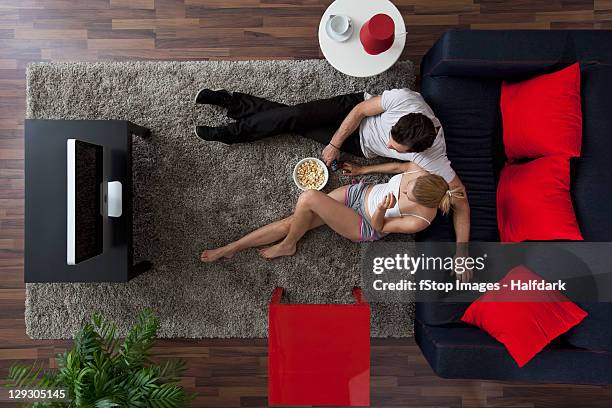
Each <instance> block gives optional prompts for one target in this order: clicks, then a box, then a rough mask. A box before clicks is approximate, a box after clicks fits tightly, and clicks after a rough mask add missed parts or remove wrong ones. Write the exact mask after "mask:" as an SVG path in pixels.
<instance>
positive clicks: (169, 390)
mask: <svg viewBox="0 0 612 408" xmlns="http://www.w3.org/2000/svg"><path fill="white" fill-rule="evenodd" d="M186 400H187V398H186V394H185V390H183V388H181V387H179V386H178V385H170V384H164V385H162V386H160V387H159V388H157V389H155V390H153V392H152V393H151V395H150V396H149V398H148V399H147V407H151V408H178V407H183V406H185V403H186Z"/></svg>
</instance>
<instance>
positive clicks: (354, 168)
mask: <svg viewBox="0 0 612 408" xmlns="http://www.w3.org/2000/svg"><path fill="white" fill-rule="evenodd" d="M342 174H344V175H345V176H359V175H361V174H363V167H362V166H359V165H358V164H355V163H351V162H344V163H342Z"/></svg>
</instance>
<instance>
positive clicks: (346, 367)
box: [268, 288, 370, 406]
mask: <svg viewBox="0 0 612 408" xmlns="http://www.w3.org/2000/svg"><path fill="white" fill-rule="evenodd" d="M282 296H283V288H276V289H275V290H274V292H273V294H272V300H271V302H270V309H269V315H268V318H269V331H268V376H269V379H268V404H269V405H327V406H369V405H370V305H369V304H368V303H367V302H365V301H364V299H363V296H362V292H361V289H359V288H355V289H353V297H354V298H355V300H356V303H355V304H351V305H343V304H315V305H298V304H283V303H281V298H282Z"/></svg>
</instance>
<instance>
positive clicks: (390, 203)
mask: <svg viewBox="0 0 612 408" xmlns="http://www.w3.org/2000/svg"><path fill="white" fill-rule="evenodd" d="M396 202H397V200H396V199H395V196H394V195H393V193H388V194H387V195H386V196H385V198H384V199H383V200H382V201H381V202H380V203H379V204H378V209H379V210H381V211H387V210H388V209H390V208H393V207H395V203H396Z"/></svg>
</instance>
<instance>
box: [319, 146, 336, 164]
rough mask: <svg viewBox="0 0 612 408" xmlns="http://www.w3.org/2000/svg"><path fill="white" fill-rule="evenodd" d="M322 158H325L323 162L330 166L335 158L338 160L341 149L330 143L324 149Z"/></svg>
mask: <svg viewBox="0 0 612 408" xmlns="http://www.w3.org/2000/svg"><path fill="white" fill-rule="evenodd" d="M321 158H322V159H323V163H325V165H326V166H328V167H329V166H331V164H332V162H333V161H334V160H338V159H339V158H340V150H339V149H338V148H336V147H334V146H332V145H331V144H328V145H327V146H325V149H323V152H322V153H321Z"/></svg>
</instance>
